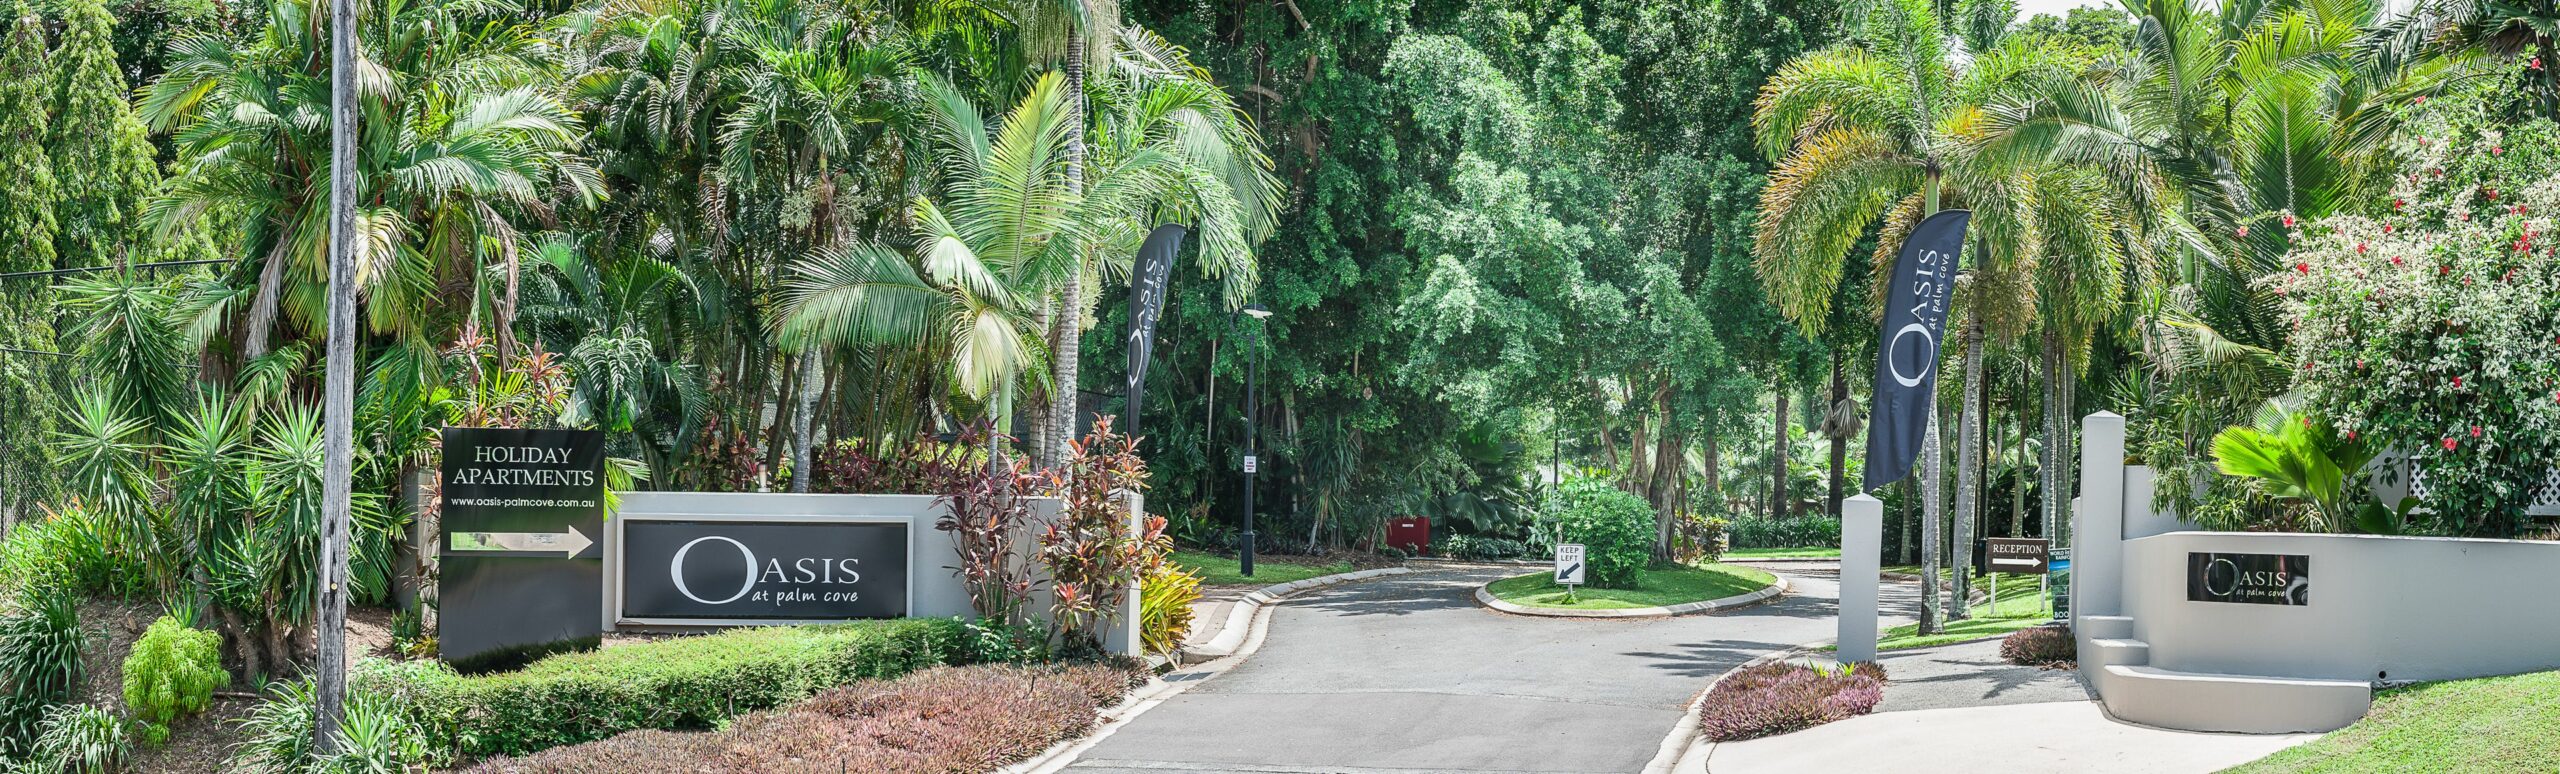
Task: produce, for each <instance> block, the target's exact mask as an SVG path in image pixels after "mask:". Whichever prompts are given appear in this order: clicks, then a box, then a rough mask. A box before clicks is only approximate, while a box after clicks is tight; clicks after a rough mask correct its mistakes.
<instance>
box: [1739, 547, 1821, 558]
mask: <svg viewBox="0 0 2560 774" xmlns="http://www.w3.org/2000/svg"><path fill="white" fill-rule="evenodd" d="M1724 558H1726V559H1838V558H1840V549H1837V548H1736V549H1731V550H1728V551H1725V552H1724Z"/></svg>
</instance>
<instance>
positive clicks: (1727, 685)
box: [1698, 661, 1885, 742]
mask: <svg viewBox="0 0 2560 774" xmlns="http://www.w3.org/2000/svg"><path fill="white" fill-rule="evenodd" d="M1884 680H1885V674H1884V667H1881V666H1877V665H1875V664H1874V663H1862V664H1855V665H1850V666H1841V665H1815V664H1809V663H1796V662H1790V661H1771V662H1768V663H1763V664H1754V665H1751V666H1746V667H1743V668H1741V669H1737V670H1734V672H1733V673H1732V674H1729V675H1726V676H1725V677H1724V679H1722V680H1718V681H1716V684H1715V687H1713V688H1710V689H1707V696H1706V698H1705V699H1704V700H1701V701H1700V702H1698V730H1699V733H1701V734H1704V735H1705V736H1706V738H1707V739H1708V740H1710V741H1716V742H1734V741H1740V740H1744V739H1757V738H1760V737H1764V736H1775V735H1778V734H1784V733H1788V732H1791V731H1802V730H1804V729H1808V728H1812V727H1814V726H1818V725H1822V724H1824V723H1829V722H1832V721H1836V720H1846V719H1849V718H1853V717H1857V716H1859V715H1864V714H1867V713H1869V712H1873V711H1875V708H1876V704H1877V703H1878V702H1881V701H1883V700H1884Z"/></svg>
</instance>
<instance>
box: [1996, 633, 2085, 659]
mask: <svg viewBox="0 0 2560 774" xmlns="http://www.w3.org/2000/svg"><path fill="white" fill-rule="evenodd" d="M2000 657H2001V658H2003V659H2007V660H2008V661H2009V663H2012V664H2026V665H2030V666H2042V665H2045V664H2068V663H2072V662H2074V661H2077V660H2079V658H2080V646H2079V644H2078V643H2077V642H2075V641H2074V640H2073V639H2072V638H2071V627H2068V626H2038V627H2036V628H2033V629H2020V630H2017V631H2015V632H2011V633H2010V634H2009V636H2008V638H2007V639H2003V640H2001V641H2000Z"/></svg>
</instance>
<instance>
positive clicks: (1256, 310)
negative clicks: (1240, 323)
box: [1244, 304, 1271, 320]
mask: <svg viewBox="0 0 2560 774" xmlns="http://www.w3.org/2000/svg"><path fill="white" fill-rule="evenodd" d="M1244 315H1245V316H1246V317H1251V318H1253V319H1256V320H1261V319H1266V318H1269V317H1270V316H1271V308H1270V307H1267V306H1263V305H1261V304H1246V305H1245V307H1244Z"/></svg>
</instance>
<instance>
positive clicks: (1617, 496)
mask: <svg viewBox="0 0 2560 774" xmlns="http://www.w3.org/2000/svg"><path fill="white" fill-rule="evenodd" d="M1561 494H1562V497H1560V498H1558V500H1557V508H1556V511H1555V513H1553V514H1552V515H1551V516H1550V518H1551V519H1552V522H1551V524H1550V525H1549V526H1548V527H1547V529H1550V530H1557V529H1560V531H1561V533H1562V535H1563V537H1564V539H1563V540H1562V541H1561V542H1565V543H1580V544H1582V552H1583V553H1582V558H1583V563H1584V578H1585V579H1586V580H1589V581H1591V585H1593V586H1599V587H1602V588H1628V587H1631V586H1634V585H1635V583H1636V573H1637V571H1640V570H1643V569H1644V566H1645V564H1646V563H1647V562H1650V561H1652V560H1653V525H1654V521H1653V520H1654V514H1653V506H1652V505H1651V504H1648V503H1646V502H1645V501H1644V498H1641V497H1637V496H1635V495H1632V494H1628V493H1627V492H1626V491H1625V490H1622V489H1619V488H1617V487H1615V486H1610V485H1609V483H1608V482H1607V481H1605V480H1601V479H1593V478H1578V479H1571V480H1567V481H1566V482H1564V491H1563V492H1562V493H1561Z"/></svg>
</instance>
